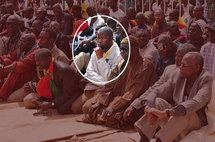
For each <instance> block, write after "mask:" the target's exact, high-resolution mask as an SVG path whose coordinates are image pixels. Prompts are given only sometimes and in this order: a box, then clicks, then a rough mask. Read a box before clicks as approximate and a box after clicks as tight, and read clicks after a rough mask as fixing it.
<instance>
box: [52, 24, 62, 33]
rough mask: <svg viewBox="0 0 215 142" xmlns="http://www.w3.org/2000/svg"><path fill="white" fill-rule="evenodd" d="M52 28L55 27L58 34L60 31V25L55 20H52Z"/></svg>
mask: <svg viewBox="0 0 215 142" xmlns="http://www.w3.org/2000/svg"><path fill="white" fill-rule="evenodd" d="M50 28H51V29H53V30H54V31H55V32H56V33H57V34H58V33H59V32H60V25H59V24H57V23H54V22H51V24H50Z"/></svg>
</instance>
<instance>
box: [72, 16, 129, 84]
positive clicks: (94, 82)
mask: <svg viewBox="0 0 215 142" xmlns="http://www.w3.org/2000/svg"><path fill="white" fill-rule="evenodd" d="M100 16H101V17H106V18H110V19H112V20H114V21H116V22H117V23H118V24H119V25H120V26H121V27H122V29H123V30H124V32H125V34H126V37H127V38H128V46H129V54H128V60H127V63H126V65H125V67H124V69H123V70H122V72H120V74H119V75H117V76H116V77H115V78H113V79H112V80H109V81H106V82H97V81H93V80H90V79H89V78H87V77H86V76H85V75H84V74H83V73H82V72H81V71H80V70H79V68H78V66H77V64H76V62H75V56H74V43H75V37H76V36H77V34H78V31H79V29H80V28H81V27H82V25H83V24H84V23H85V22H87V21H88V19H89V18H88V19H87V20H85V21H84V22H83V23H82V24H81V25H80V26H79V27H78V29H77V30H76V32H75V35H74V37H73V41H72V59H73V62H74V63H75V67H76V68H77V70H78V71H79V73H80V74H81V75H82V76H83V77H84V78H85V79H87V80H88V81H90V82H92V83H93V84H96V85H105V84H108V83H111V82H113V81H115V80H116V79H118V78H119V77H120V76H121V75H122V73H123V72H124V71H125V69H126V68H127V66H128V63H129V60H130V54H131V44H130V39H129V37H128V33H127V32H126V30H125V28H124V27H123V26H122V24H121V23H120V22H119V21H117V20H116V19H114V18H112V17H110V16H107V15H100ZM95 17H97V15H96V16H93V17H90V18H91V19H92V18H95Z"/></svg>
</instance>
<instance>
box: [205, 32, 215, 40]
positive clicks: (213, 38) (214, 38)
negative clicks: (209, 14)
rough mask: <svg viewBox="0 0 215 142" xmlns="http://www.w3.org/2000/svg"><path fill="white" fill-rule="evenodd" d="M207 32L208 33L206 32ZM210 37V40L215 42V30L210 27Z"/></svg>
mask: <svg viewBox="0 0 215 142" xmlns="http://www.w3.org/2000/svg"><path fill="white" fill-rule="evenodd" d="M206 29H207V28H206ZM206 34H207V33H206ZM208 38H209V41H210V42H213V43H214V42H215V31H213V30H209V29H208Z"/></svg>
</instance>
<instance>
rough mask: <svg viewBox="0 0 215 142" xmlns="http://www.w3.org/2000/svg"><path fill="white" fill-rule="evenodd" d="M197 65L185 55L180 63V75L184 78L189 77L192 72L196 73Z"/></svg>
mask: <svg viewBox="0 0 215 142" xmlns="http://www.w3.org/2000/svg"><path fill="white" fill-rule="evenodd" d="M197 66H198V64H197V63H195V62H194V61H193V60H190V58H189V56H186V55H185V56H184V57H183V59H182V61H181V65H180V72H181V76H183V77H185V78H189V77H191V76H192V75H193V74H195V73H196V71H197V70H196V69H197Z"/></svg>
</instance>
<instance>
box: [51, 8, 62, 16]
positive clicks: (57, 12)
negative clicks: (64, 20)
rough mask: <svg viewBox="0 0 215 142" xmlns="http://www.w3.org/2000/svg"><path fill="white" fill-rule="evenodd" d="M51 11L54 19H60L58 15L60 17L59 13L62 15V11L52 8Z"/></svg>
mask: <svg viewBox="0 0 215 142" xmlns="http://www.w3.org/2000/svg"><path fill="white" fill-rule="evenodd" d="M53 11H54V15H55V16H56V17H60V15H61V13H62V11H61V9H60V8H53Z"/></svg>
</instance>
